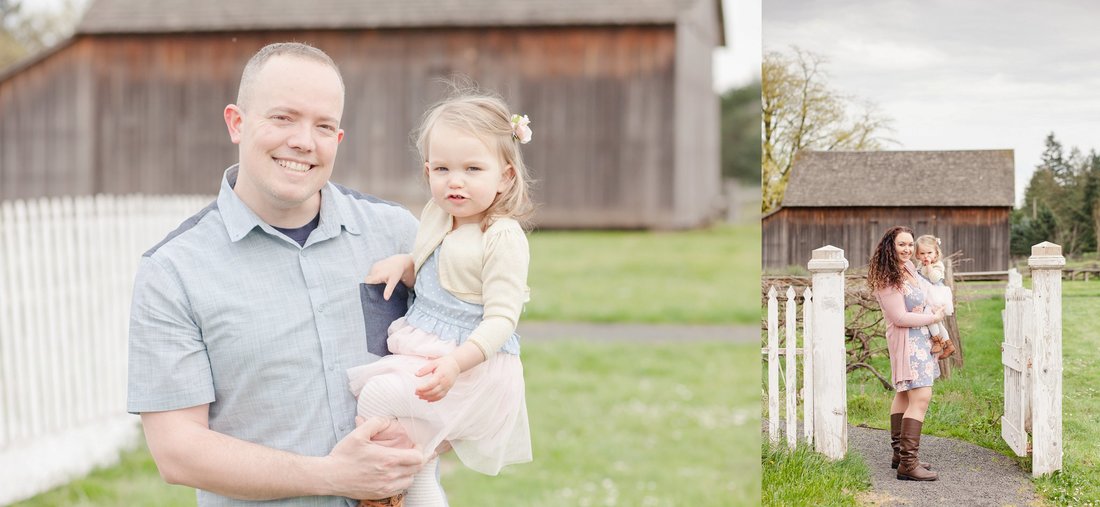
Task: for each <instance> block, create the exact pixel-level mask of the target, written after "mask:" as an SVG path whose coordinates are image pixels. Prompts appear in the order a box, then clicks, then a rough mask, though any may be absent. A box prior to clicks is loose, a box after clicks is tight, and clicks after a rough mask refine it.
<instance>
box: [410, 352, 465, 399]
mask: <svg viewBox="0 0 1100 507" xmlns="http://www.w3.org/2000/svg"><path fill="white" fill-rule="evenodd" d="M461 371H462V370H461V369H460V368H459V367H458V361H456V360H455V359H454V358H453V357H451V356H443V357H440V358H437V359H432V360H431V361H428V364H425V365H424V366H423V367H421V368H420V369H419V370H417V372H416V376H417V377H423V376H425V375H427V376H428V381H427V382H425V383H424V384H423V385H421V386H420V387H419V388H417V389H416V396H417V397H418V398H420V399H422V400H424V401H428V402H432V401H439V400H442V399H443V397H444V396H446V395H447V392H448V391H450V390H451V388H452V387H454V385H455V379H456V378H458V374H459V372H461Z"/></svg>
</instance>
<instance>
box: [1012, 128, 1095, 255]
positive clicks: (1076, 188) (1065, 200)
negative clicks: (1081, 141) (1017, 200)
mask: <svg viewBox="0 0 1100 507" xmlns="http://www.w3.org/2000/svg"><path fill="white" fill-rule="evenodd" d="M1044 143H1045V147H1044V149H1043V154H1042V156H1041V158H1040V161H1039V165H1038V166H1036V168H1035V173H1034V174H1032V175H1031V180H1030V181H1029V182H1028V185H1027V189H1026V190H1025V191H1024V203H1023V207H1022V208H1021V209H1020V213H1019V215H1020V218H1019V220H1018V221H1014V225H1013V227H1014V240H1015V238H1016V237H1019V240H1020V241H1025V238H1026V240H1027V241H1032V243H1029V244H1028V245H1026V246H1027V247H1028V248H1030V245H1033V244H1035V243H1038V242H1040V241H1053V242H1055V243H1058V244H1060V245H1062V249H1063V251H1064V252H1066V253H1067V254H1079V253H1082V252H1088V251H1096V249H1097V238H1100V156H1098V155H1097V153H1096V152H1095V151H1090V152H1089V154H1088V155H1087V156H1086V155H1083V154H1082V153H1081V150H1079V149H1077V148H1072V149H1070V151H1069V154H1066V152H1065V148H1064V147H1063V146H1062V143H1060V142H1058V140H1057V138H1056V137H1055V135H1054V133H1053V132H1051V133H1050V134H1047V137H1046V139H1045V141H1044ZM1045 213H1049V215H1050V217H1052V218H1046V217H1044V214H1045ZM1050 223H1052V224H1053V225H1052V226H1051V227H1048V225H1050ZM1016 228H1018V229H1019V234H1016V232H1015V229H1016ZM1023 247H1024V246H1023V245H1014V246H1013V247H1012V249H1013V251H1014V253H1016V252H1017V251H1019V250H1020V249H1021V248H1023ZM1021 253H1027V252H1021Z"/></svg>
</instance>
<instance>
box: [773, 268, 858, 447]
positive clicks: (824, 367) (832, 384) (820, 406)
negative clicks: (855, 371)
mask: <svg viewBox="0 0 1100 507" xmlns="http://www.w3.org/2000/svg"><path fill="white" fill-rule="evenodd" d="M847 267H848V261H847V260H846V259H845V258H844V251H843V250H841V249H839V248H836V247H833V246H824V247H821V248H818V249H817V250H814V251H813V256H812V258H811V260H810V263H809V269H810V272H811V273H813V277H812V282H811V283H812V285H813V288H812V289H810V288H807V289H805V290H804V291H803V307H802V311H803V317H802V325H803V328H802V333H801V335H802V339H803V342H802V343H803V346H802V347H801V348H800V347H798V345H797V341H798V335H799V334H800V333H799V332H798V330H797V320H798V319H797V308H796V306H797V305H796V303H795V290H794V287H788V288H787V291H786V296H787V302H786V319H785V323H784V326H783V328H784V329H785V331H786V334H785V339H784V345H783V347H782V348H781V347H780V345H779V328H780V326H779V304H778V300H777V298H776V290H775V287H771V288H770V289H769V290H768V321H767V330H768V346H767V347H764V348H762V349H761V353H762V354H763V355H764V356H765V357H767V359H768V413H767V419H768V438H769V439H770V440H771V441H772V442H779V419H780V417H781V416H782V417H783V418H784V419H785V420H786V432H785V434H786V441H787V445H788V446H789V447H791V448H793V447H794V446H795V443H796V440H797V437H798V428H797V421H798V398H799V395H798V392H797V390H798V367H797V365H798V361H797V356H799V355H801V356H802V367H803V373H802V379H803V388H802V396H801V397H802V400H803V407H802V413H803V417H802V419H803V438H804V439H805V441H806V442H807V443H812V444H813V446H814V449H815V450H817V451H818V452H821V453H823V454H825V455H826V456H827V457H829V458H831V459H841V458H843V457H844V455H845V454H846V453H847V452H848V413H847V399H848V395H847V381H846V378H845V376H846V371H845V351H844V270H845V269H847ZM780 355H783V356H784V357H785V361H784V363H785V364H784V368H783V388H782V389H783V390H784V392H785V393H784V402H785V411H784V412H783V413H782V414H781V413H780V409H779V407H780V404H779V393H780V390H781V388H780V385H779V378H780V375H779V372H780V361H779V356H780Z"/></svg>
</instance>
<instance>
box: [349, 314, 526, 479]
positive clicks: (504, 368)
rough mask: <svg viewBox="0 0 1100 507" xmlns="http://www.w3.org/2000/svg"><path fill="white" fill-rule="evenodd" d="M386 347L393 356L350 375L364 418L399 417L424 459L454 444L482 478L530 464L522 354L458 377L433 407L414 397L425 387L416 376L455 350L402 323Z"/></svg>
mask: <svg viewBox="0 0 1100 507" xmlns="http://www.w3.org/2000/svg"><path fill="white" fill-rule="evenodd" d="M387 344H388V346H389V349H390V352H392V354H391V355H388V356H384V357H382V358H381V359H379V360H378V361H375V362H373V363H370V364H366V365H363V366H357V367H354V368H351V369H349V370H348V379H349V386H350V388H351V392H352V393H354V394H355V395H356V397H357V398H358V412H359V415H361V416H364V417H371V416H381V417H396V418H397V419H398V421H399V422H401V424H402V426H403V427H404V428H405V430H406V432H407V433H408V434H409V437H410V438H411V439H412V440H413V442H415V443H416V444H417V445H418V446H419V447H420V449H422V450H423V451H424V453H425V455H426V456H427V455H429V454H431V453H432V452H433V451H434V450H435V449H436V447H437V446H438V445H439V444H440V443H442V442H443V441H449V442H450V444H451V447H452V448H454V451H455V454H456V455H457V456H458V458H459V459H460V460H462V463H463V464H464V465H466V466H467V467H469V468H470V469H472V470H476V471H478V472H481V473H484V474H489V475H496V474H497V473H498V472H500V469H501V468H502V467H503V466H504V465H508V464H513V463H525V462H528V461H531V434H530V429H529V428H528V423H527V402H526V398H525V395H524V383H523V364H522V363H521V362H520V360H519V356H517V355H515V354H508V353H505V352H498V353H496V354H495V355H494V356H493V357H490V358H489V359H487V360H486V361H485V362H483V363H481V364H479V365H477V366H475V367H473V368H471V369H469V370H467V371H465V372H463V373H461V374H460V375H459V376H458V378H457V379H456V381H455V385H454V387H452V388H451V390H450V391H449V392H448V393H447V395H446V396H444V397H443V399H441V400H438V401H435V402H431V403H429V402H426V401H424V400H421V399H420V398H417V397H416V394H415V391H416V389H417V387H419V386H420V385H422V384H423V383H424V382H425V379H424V378H423V377H417V376H416V371H417V370H419V369H420V368H421V367H422V366H424V364H425V363H427V362H428V360H429V359H434V358H437V357H441V356H444V355H446V354H448V353H450V352H451V351H453V350H454V349H455V348H456V346H457V345H456V344H455V343H454V342H452V341H449V340H442V339H440V338H439V337H437V336H436V335H434V334H431V333H428V332H425V331H423V330H421V329H418V328H416V327H415V326H413V325H411V324H408V323H407V322H405V319H404V317H402V318H400V319H398V320H396V321H394V323H393V324H392V325H390V328H389V339H388V341H387Z"/></svg>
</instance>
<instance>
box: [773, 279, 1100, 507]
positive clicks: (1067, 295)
mask: <svg viewBox="0 0 1100 507" xmlns="http://www.w3.org/2000/svg"><path fill="white" fill-rule="evenodd" d="M1062 302H1063V316H1062V326H1063V328H1062V336H1063V358H1064V365H1063V386H1062V389H1063V395H1064V396H1063V400H1062V407H1063V424H1062V426H1063V443H1062V448H1063V451H1064V457H1063V460H1064V467H1063V470H1062V472H1060V473H1057V474H1054V475H1053V476H1048V477H1045V478H1041V479H1038V480H1036V481H1035V483H1036V487H1037V489H1038V490H1039V492H1040V494H1041V495H1042V496H1043V497H1044V498H1046V499H1048V500H1050V501H1051V502H1052V503H1054V504H1057V505H1100V483H1098V482H1097V481H1095V480H1094V479H1095V477H1100V433H1097V432H1096V431H1095V428H1096V427H1097V426H1098V425H1100V398H1098V397H1097V386H1098V385H1100V372H1098V371H1097V370H1096V368H1095V365H1096V364H1100V350H1098V348H1097V346H1096V332H1095V324H1094V323H1095V322H1096V319H1095V315H1096V313H1097V312H1098V311H1100V282H1096V281H1093V282H1089V283H1084V282H1065V283H1064V284H1063V299H1062ZM1003 308H1004V302H1003V300H1002V299H1000V298H987V299H979V300H976V301H973V302H970V303H963V304H961V305H960V306H959V308H958V310H957V315H959V327H960V334H961V335H962V340H963V343H964V344H965V352H966V366H965V368H962V369H956V370H955V371H954V372H953V374H952V376H951V378H950V379H945V380H939V381H937V382H936V387H935V394H934V395H933V398H932V405H931V406H930V408H929V412H928V415H927V417H926V419H925V426H924V429H925V432H926V433H927V434H931V435H937V436H944V437H952V438H957V439H960V440H965V441H969V442H972V443H975V444H977V445H981V446H983V447H987V448H990V449H993V450H995V451H997V452H1000V453H1002V454H1004V455H1006V456H1011V457H1013V458H1014V459H1016V460H1017V461H1018V462H1019V463H1020V465H1021V467H1022V468H1023V469H1024V470H1030V458H1016V457H1015V455H1014V454H1013V452H1012V451H1011V450H1010V449H1009V448H1008V445H1007V444H1005V442H1004V441H1003V440H1002V439H1001V434H1000V432H1001V427H1000V418H1001V416H1002V415H1003V412H1004V392H1003V379H1004V370H1003V367H1002V365H1001V351H1000V343H1001V341H1002V340H1003V331H1002V329H1003V323H1002V321H1001V316H1000V312H1001V310H1002V309H1003ZM875 366H876V367H877V368H878V370H879V371H880V372H883V373H884V374H888V372H889V371H890V367H889V364H888V361H887V360H886V358H880V359H879V360H878V361H877V362H876V363H875ZM892 396H893V394H892V392H888V391H885V390H884V389H883V388H882V385H881V384H880V383H879V382H878V380H877V379H875V378H874V377H873V376H872V375H871V374H870V373H868V372H865V371H864V370H856V371H855V372H853V373H851V374H850V375H848V423H849V424H852V425H858V424H866V425H869V426H872V427H876V428H887V427H889V421H888V420H887V418H886V414H887V413H888V411H889V406H890V400H891V399H892ZM796 463H797V461H796ZM764 465H765V466H764V476H765V478H767V477H769V476H772V475H773V474H774V472H773V471H772V470H769V468H770V466H769V464H768V461H767V460H765V461H764ZM824 466H825V469H826V470H825V471H822V470H816V469H817V468H820V466H818V465H817V464H814V465H813V468H815V470H814V473H815V474H824V475H825V476H826V477H828V476H829V475H828V474H830V473H833V472H837V471H839V470H849V471H852V472H853V473H859V472H858V469H857V468H850V466H849V468H845V467H846V466H848V465H844V464H840V465H834V464H826V465H824ZM831 467H836V470H832V471H829V469H830V468H831ZM854 479H857V480H866V478H865V477H864V478H859V477H855V478H854ZM811 482H815V484H811V485H808V486H803V487H806V488H817V489H823V490H829V491H831V492H833V493H836V494H840V495H842V498H845V500H843V501H844V502H847V501H849V500H847V499H849V498H850V499H851V501H854V498H855V496H854V495H855V493H854V491H852V490H850V488H848V487H847V486H840V485H835V486H834V485H833V483H834V482H835V481H833V480H831V479H825V478H823V479H813V480H812V481H811ZM857 482H858V481H857ZM766 486H767V487H765V488H764V499H765V500H767V499H768V498H774V497H776V496H777V495H784V494H788V492H787V491H786V490H787V489H789V488H790V486H789V485H786V484H783V483H780V484H772V483H770V482H769V483H767V484H766ZM772 489H779V490H780V491H779V492H775V493H773V492H772V491H771V490H772ZM765 503H767V502H765Z"/></svg>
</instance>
